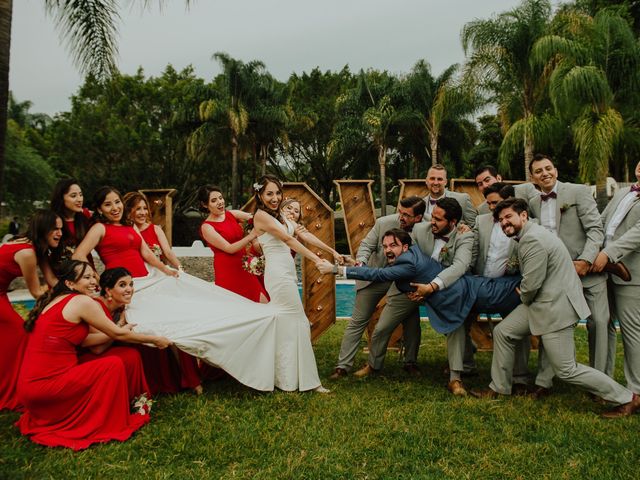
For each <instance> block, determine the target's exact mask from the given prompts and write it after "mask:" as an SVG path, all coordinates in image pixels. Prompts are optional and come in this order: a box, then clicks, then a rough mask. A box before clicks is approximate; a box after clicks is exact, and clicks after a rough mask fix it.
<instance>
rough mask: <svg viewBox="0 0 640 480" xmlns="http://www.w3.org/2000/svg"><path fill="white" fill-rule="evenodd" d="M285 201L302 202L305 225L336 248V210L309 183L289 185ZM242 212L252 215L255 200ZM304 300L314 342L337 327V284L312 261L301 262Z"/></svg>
mask: <svg viewBox="0 0 640 480" xmlns="http://www.w3.org/2000/svg"><path fill="white" fill-rule="evenodd" d="M282 195H283V199H287V198H295V199H296V200H298V201H299V202H300V207H301V211H302V223H303V224H304V226H305V227H306V228H307V230H309V232H311V233H313V234H314V235H315V236H316V237H318V238H319V239H320V240H322V241H323V242H324V243H326V244H327V245H329V246H331V247H335V229H334V219H333V210H332V209H331V208H330V207H329V205H327V204H326V203H325V202H324V201H323V200H322V199H321V198H320V197H319V196H318V195H316V193H315V192H314V191H313V190H311V188H309V186H308V185H307V184H306V183H294V182H287V183H284V185H283V192H282ZM242 209H243V210H245V211H249V212H253V211H254V209H255V202H254V200H253V198H252V199H251V200H250V201H249V202H247V203H246V204H245V205H244V206H243V207H242ZM310 250H312V251H313V252H314V253H315V254H316V255H318V256H319V257H321V258H325V259H327V260H329V261H330V262H331V263H333V257H332V256H331V255H330V254H329V253H327V252H325V251H322V250H319V249H317V248H315V247H311V248H310ZM302 299H303V303H304V310H305V313H306V314H307V317H308V318H309V322H310V323H311V340H312V341H315V340H316V339H317V338H318V337H320V335H322V334H323V333H324V332H325V331H327V329H329V327H331V326H332V325H333V324H335V323H336V284H335V282H334V280H333V277H332V276H329V275H325V276H323V275H321V274H320V272H318V270H317V269H316V267H315V265H314V263H313V262H312V261H311V260H308V259H306V258H305V259H303V260H302Z"/></svg>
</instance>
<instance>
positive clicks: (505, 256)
mask: <svg viewBox="0 0 640 480" xmlns="http://www.w3.org/2000/svg"><path fill="white" fill-rule="evenodd" d="M510 242H511V239H510V238H509V237H507V236H506V235H505V233H504V232H503V231H502V228H500V224H499V223H498V222H495V223H494V224H493V229H492V230H491V240H490V241H489V249H488V251H487V261H486V262H485V265H484V272H482V275H483V276H485V277H489V278H498V277H502V276H503V275H504V272H505V271H506V269H507V262H508V261H509V243H510Z"/></svg>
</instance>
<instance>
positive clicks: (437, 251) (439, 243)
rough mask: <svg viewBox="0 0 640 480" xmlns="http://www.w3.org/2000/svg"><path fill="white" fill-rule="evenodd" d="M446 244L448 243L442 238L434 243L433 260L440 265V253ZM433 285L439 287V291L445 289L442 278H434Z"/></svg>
mask: <svg viewBox="0 0 640 480" xmlns="http://www.w3.org/2000/svg"><path fill="white" fill-rule="evenodd" d="M446 244H447V242H445V241H444V239H442V238H436V239H435V242H433V252H432V253H431V258H433V259H434V260H435V261H436V262H439V263H440V252H441V251H442V248H443V247H444V246H445V245H446ZM433 283H435V284H436V285H438V289H439V290H442V289H443V288H444V282H443V281H442V279H441V278H440V277H436V278H434V279H433Z"/></svg>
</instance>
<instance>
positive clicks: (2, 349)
mask: <svg viewBox="0 0 640 480" xmlns="http://www.w3.org/2000/svg"><path fill="white" fill-rule="evenodd" d="M61 238H62V220H60V218H59V217H58V216H57V215H56V214H55V213H53V212H52V211H50V210H38V211H36V213H35V214H34V215H33V217H32V218H31V220H30V222H29V227H28V230H27V233H26V234H25V235H24V236H23V237H20V236H18V237H16V238H14V239H13V240H12V241H10V242H7V243H5V244H3V245H2V246H0V372H2V374H1V375H0V410H3V409H5V408H7V409H11V410H20V402H19V400H18V397H17V395H16V385H17V382H18V373H19V372H20V365H21V363H22V356H23V354H24V350H25V348H26V346H27V332H26V331H25V330H24V320H22V317H21V316H20V315H19V314H18V312H16V311H15V310H14V309H13V307H12V306H11V302H10V301H9V297H8V296H7V290H8V288H9V285H10V284H11V282H12V281H13V279H15V278H17V277H20V276H22V277H23V278H24V280H25V282H26V284H27V288H28V289H29V292H30V293H31V295H33V297H34V298H38V297H39V296H40V295H41V294H42V290H41V288H40V281H39V280H38V272H37V270H36V268H37V266H38V264H40V265H43V264H45V263H47V252H48V250H49V249H54V250H55V249H57V248H58V245H59V244H60V239H61Z"/></svg>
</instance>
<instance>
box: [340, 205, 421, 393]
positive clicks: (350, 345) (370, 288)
mask: <svg viewBox="0 0 640 480" xmlns="http://www.w3.org/2000/svg"><path fill="white" fill-rule="evenodd" d="M424 211H425V202H424V200H423V199H422V198H420V197H418V196H412V197H407V198H404V199H402V200H401V201H400V206H399V207H398V211H397V212H396V213H394V214H392V215H387V216H384V217H380V218H379V219H377V220H376V222H375V224H374V225H373V228H372V229H371V230H370V231H369V233H368V234H367V236H366V237H365V238H364V239H363V240H362V242H360V246H359V247H358V251H357V253H356V261H357V262H358V264H359V265H367V266H369V267H383V266H384V265H386V257H385V255H384V252H383V250H382V240H383V238H384V233H385V232H386V231H387V230H390V229H392V228H401V229H402V230H404V231H405V232H411V231H412V229H413V227H414V225H415V224H418V223H420V222H421V221H422V216H423V215H424ZM390 287H391V290H390ZM387 292H389V293H388V296H389V297H392V296H395V295H399V293H400V292H399V291H398V290H397V289H396V288H395V287H392V282H382V283H372V282H367V281H356V298H355V304H354V306H353V313H352V316H351V320H349V324H348V325H347V328H346V329H345V331H344V335H343V337H342V344H341V346H340V354H339V356H338V363H337V365H336V368H335V369H334V371H333V374H332V375H331V376H330V377H329V378H331V379H332V380H336V379H338V378H341V377H344V376H346V375H347V374H348V372H349V371H350V370H351V368H352V367H353V360H354V358H355V356H356V353H357V352H358V348H359V346H360V340H361V339H362V334H363V333H364V331H365V329H366V328H367V325H368V324H369V320H370V318H371V315H372V314H373V312H374V310H375V308H376V305H377V304H378V302H379V301H380V300H381V299H382V298H383V297H384V296H385V295H387ZM403 297H404V295H403ZM387 306H388V304H387ZM411 306H412V307H414V306H413V305H411ZM385 310H386V307H385ZM381 320H382V318H381V319H380V320H379V322H378V323H380V321H381ZM401 320H406V321H404V323H403V327H404V340H405V359H406V361H407V364H406V365H405V367H406V368H405V369H406V370H407V371H409V373H415V370H416V367H415V363H416V362H417V358H418V349H419V347H420V315H419V313H418V311H417V308H413V309H412V310H411V311H410V312H409V314H407V315H405V316H404V317H402V319H401Z"/></svg>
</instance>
